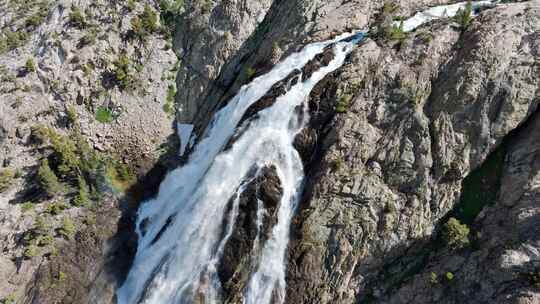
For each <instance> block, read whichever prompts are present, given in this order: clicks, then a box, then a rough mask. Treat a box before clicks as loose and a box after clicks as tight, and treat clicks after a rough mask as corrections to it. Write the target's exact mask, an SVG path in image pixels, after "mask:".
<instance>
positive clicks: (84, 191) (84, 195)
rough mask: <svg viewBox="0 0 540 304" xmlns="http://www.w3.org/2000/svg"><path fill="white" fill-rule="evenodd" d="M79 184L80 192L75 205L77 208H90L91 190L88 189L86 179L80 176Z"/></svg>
mask: <svg viewBox="0 0 540 304" xmlns="http://www.w3.org/2000/svg"><path fill="white" fill-rule="evenodd" d="M77 183H78V188H79V190H78V191H79V192H78V193H77V196H76V197H75V198H74V199H73V205H74V206H77V207H80V206H88V205H89V204H90V188H89V187H88V184H87V183H86V180H84V178H83V177H82V176H80V175H79V176H77Z"/></svg>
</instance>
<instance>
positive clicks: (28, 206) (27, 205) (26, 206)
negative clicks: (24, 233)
mask: <svg viewBox="0 0 540 304" xmlns="http://www.w3.org/2000/svg"><path fill="white" fill-rule="evenodd" d="M32 209H34V204H33V203H32V202H24V203H22V204H21V210H22V212H23V213H26V212H28V211H30V210H32Z"/></svg>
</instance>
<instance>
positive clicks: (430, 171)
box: [0, 0, 540, 304]
mask: <svg viewBox="0 0 540 304" xmlns="http://www.w3.org/2000/svg"><path fill="white" fill-rule="evenodd" d="M503 2H505V3H500V4H499V5H497V6H496V7H494V8H491V9H487V10H483V11H481V12H478V14H479V15H478V16H477V17H475V18H474V19H471V20H463V19H461V20H460V19H457V18H455V19H446V20H437V21H433V22H430V23H428V24H426V25H423V26H421V27H420V28H418V29H416V30H415V31H413V32H411V33H408V34H407V33H403V32H400V31H399V28H396V27H392V26H391V22H392V21H393V20H401V19H402V18H406V17H409V16H411V15H413V14H414V13H415V12H417V11H420V10H422V9H425V8H427V7H430V6H434V5H440V4H445V3H447V2H446V1H431V0H425V1H405V0H404V1H392V2H384V1H354V0H353V1H345V0H335V1H323V0H309V1H306V0H289V1H280V0H276V1H270V0H268V1H256V0H245V1H234V0H233V1H228V0H227V1H226V0H223V1H195V0H186V1H185V2H184V3H180V2H178V1H177V2H167V1H161V3H159V5H158V4H155V3H153V2H148V3H145V2H143V1H127V2H126V3H124V2H121V3H120V2H116V1H113V2H100V1H97V2H95V1H94V2H86V1H79V2H77V3H72V2H69V1H55V2H47V1H44V2H40V3H39V4H32V5H30V7H23V4H19V3H18V2H8V3H5V4H0V8H2V11H3V12H4V13H2V15H1V16H0V18H1V19H0V25H1V28H2V40H1V41H0V52H2V51H1V50H2V48H4V49H3V53H2V54H0V64H1V65H0V68H2V70H1V71H2V74H1V75H0V76H1V77H2V83H1V84H0V94H1V95H0V96H1V98H2V100H1V103H0V109H1V110H2V111H0V145H1V147H0V148H1V149H2V153H1V154H0V160H1V161H2V166H3V168H2V169H0V170H2V171H1V172H2V176H1V177H0V178H2V179H3V180H4V179H5V180H7V182H5V183H4V182H2V184H0V191H1V193H0V208H1V209H0V211H1V212H2V213H0V220H1V221H2V222H1V227H2V229H1V230H0V238H1V239H0V245H1V246H2V252H3V253H2V256H1V257H0V258H1V259H0V273H1V274H2V277H6V278H7V280H6V282H4V283H0V292H2V293H0V298H1V296H4V299H5V300H4V301H6V302H7V303H10V302H9V301H11V300H13V301H14V302H16V303H18V302H21V303H114V302H115V300H114V295H113V294H114V290H115V288H116V286H117V284H118V283H121V282H122V279H123V276H124V275H125V272H126V270H127V269H128V268H129V264H130V259H131V258H132V255H133V250H134V244H135V242H136V240H135V237H134V234H133V231H132V229H133V227H132V220H133V214H134V211H135V210H136V208H137V203H138V202H139V201H140V200H141V197H144V196H147V195H148V193H151V192H152V190H155V187H156V183H157V182H158V181H159V179H160V178H161V176H162V174H163V173H164V171H166V168H167V167H168V168H171V167H173V166H174V165H175V164H174V161H172V162H167V163H165V164H164V163H163V160H164V159H173V160H177V159H178V157H176V156H174V151H175V147H176V146H177V142H175V140H171V139H170V138H172V137H171V135H172V134H173V133H174V130H173V128H172V126H173V120H174V118H173V116H174V109H175V108H176V109H177V111H176V121H178V122H180V123H186V124H193V125H194V126H195V133H196V134H197V135H199V137H200V135H201V134H202V132H203V130H204V129H205V128H206V127H207V125H208V123H209V121H210V118H211V116H212V114H214V113H215V111H216V110H217V109H219V108H220V107H222V106H223V105H224V104H225V103H226V102H227V101H228V100H229V98H230V97H231V96H233V95H234V94H235V93H236V92H237V91H238V90H239V88H240V86H241V85H243V84H245V83H247V82H249V81H250V80H252V79H253V78H254V77H256V76H258V75H261V74H263V73H265V72H266V71H268V70H269V69H271V68H272V66H273V65H274V64H275V63H277V62H278V61H279V60H280V59H282V58H284V57H285V56H287V55H288V54H290V53H292V52H294V51H296V50H298V49H299V48H301V47H302V46H304V45H305V44H307V43H310V42H314V41H322V40H326V39H329V38H332V37H334V36H335V35H337V34H340V33H343V32H347V31H351V30H359V29H361V30H368V29H369V37H368V38H367V39H366V40H365V41H364V42H363V43H362V44H361V45H360V46H358V47H357V48H356V49H355V50H354V51H353V52H352V53H351V54H350V55H349V57H348V59H347V61H346V63H345V65H344V66H342V67H341V68H340V69H338V70H337V71H336V72H334V73H332V74H330V75H329V76H327V77H326V78H325V79H324V80H323V81H321V82H320V83H319V84H318V85H317V86H316V87H315V89H314V90H313V91H312V93H311V95H310V97H309V101H308V103H309V114H310V118H309V123H308V125H307V127H306V128H305V129H304V130H303V131H302V132H301V133H300V134H299V135H298V136H297V138H296V141H295V147H296V148H297V150H298V151H299V152H300V154H301V157H302V161H303V164H304V169H305V172H306V180H305V189H304V193H303V194H302V199H301V203H300V206H299V207H298V210H297V211H296V215H295V217H294V219H293V224H292V235H291V242H290V244H289V248H288V252H287V276H286V281H287V292H286V300H285V302H286V303H295V304H296V303H299V304H300V303H306V304H307V303H412V302H414V303H540V240H538V235H540V230H539V227H540V224H539V223H540V219H539V218H538V214H540V205H539V203H540V196H539V194H538V193H537V192H538V185H539V182H540V181H539V180H538V179H539V174H538V169H539V168H540V166H539V164H538V157H537V156H538V154H539V153H540V150H539V149H540V146H539V144H538V143H539V142H540V129H539V128H540V123H539V122H540V116H539V114H538V105H539V103H540V3H539V2H538V1H526V2H508V1H503ZM179 3H180V4H182V5H181V6H177V7H175V4H179ZM160 13H161V18H159V17H158V16H159V14H160ZM154 14H155V15H154ZM152 16H154V17H152ZM34 18H38V20H37V21H39V22H34V21H33V20H34ZM154 18H155V19H154ZM134 20H135V21H134ZM172 32H173V33H174V34H173V37H172V38H171V37H169V35H170V33H172ZM21 33H25V34H21ZM169 39H171V41H172V45H169V44H170V43H171V42H168V41H169ZM170 47H172V50H171V49H170ZM173 50H174V52H173ZM175 53H176V55H177V56H178V58H179V60H180V61H179V63H178V64H177V57H176V56H175ZM331 57H332V54H331V52H325V53H324V54H322V55H321V56H318V57H317V58H315V59H314V60H313V61H311V62H310V63H309V64H308V65H307V66H306V67H305V68H304V69H303V71H302V72H303V74H302V75H304V77H305V75H306V74H309V73H312V72H313V71H314V70H316V69H318V67H320V66H321V65H325V64H327V63H328V61H329V60H331ZM30 59H32V60H30ZM296 76H297V74H295V75H291V76H290V78H288V80H289V81H290V80H294V79H295V77H296ZM175 79H176V83H174V80H175ZM175 85H176V87H178V93H176V90H175ZM287 89H288V87H287V82H283V83H281V84H280V85H279V86H276V87H274V88H273V89H272V90H271V91H270V92H269V93H268V94H267V95H266V96H265V97H264V98H263V99H261V102H259V103H258V104H256V107H254V108H252V109H250V110H248V115H246V117H245V118H244V119H250V115H255V114H256V113H257V112H258V111H259V110H260V109H262V108H265V107H267V106H269V105H270V104H271V103H272V102H273V100H274V99H275V97H276V96H279V94H280V93H279V92H282V91H286V90H287ZM175 93H176V94H175ZM174 95H175V100H174V103H175V104H176V105H174V104H173V101H172V96H174ZM74 117H75V118H74ZM38 126H41V127H40V128H38ZM44 127H46V130H47V131H46V132H43V128H44ZM39 130H41V131H42V132H38V131H39ZM51 130H52V131H51ZM41 133H45V134H46V135H47V136H46V137H45V138H43V136H39V134H41ZM36 134H37V135H36ZM51 134H53V135H51ZM58 138H62V139H63V140H58ZM66 138H67V139H69V138H72V139H73V141H75V142H74V143H70V141H69V140H67V139H66ZM77 138H82V141H84V142H86V143H87V144H88V146H89V147H91V150H92V151H96V152H92V153H90V152H85V151H87V150H85V149H84V148H80V147H82V146H84V145H82V144H78V139H77ZM66 142H67V143H66ZM71 146H74V147H76V148H69V147H71ZM66 147H68V148H66ZM164 148H165V149H164ZM164 150H172V152H169V153H164ZM66 151H67V152H66ZM165 152H166V151H165ZM62 153H64V154H62ZM65 153H68V154H69V153H75V154H77V153H78V154H77V155H81V156H80V157H79V158H80V159H85V158H88V157H87V156H85V155H88V154H91V155H92V157H93V158H92V159H96V161H95V162H97V163H98V164H97V165H96V166H93V167H92V166H89V167H90V168H91V169H86V167H88V166H84V165H80V164H78V165H73V164H72V163H71V162H69V161H68V159H69V158H68V157H66V156H65ZM94 154H95V155H94ZM171 155H173V156H172V157H171ZM44 159H47V160H48V161H49V162H50V166H49V167H51V168H50V170H52V171H53V173H54V174H56V175H57V179H58V180H59V182H60V183H61V184H63V185H64V188H67V190H66V189H64V190H62V191H58V192H56V193H54V195H44V194H43V192H47V189H46V188H47V187H46V186H47V185H49V184H50V182H49V183H47V182H46V181H44V177H43V176H42V175H43V171H44V170H40V169H41V168H42V167H43V160H44ZM160 159H161V161H160ZM81 162H82V164H85V162H84V161H81ZM62 165H65V166H67V167H70V166H71V167H70V168H71V169H72V170H63V168H64V167H62ZM92 168H93V169H92ZM126 171H127V172H128V173H125V172H126ZM263 171H264V174H261V175H259V176H258V177H257V178H256V179H254V180H252V181H251V182H250V183H249V185H246V189H247V190H246V191H245V192H244V193H243V194H242V196H241V197H240V205H239V216H238V220H237V225H236V226H235V227H236V228H235V230H234V231H233V232H232V235H231V238H230V239H229V240H228V242H227V244H226V246H225V249H224V257H223V260H222V261H221V262H220V265H219V267H218V268H219V269H218V271H219V278H220V280H221V282H222V285H223V287H224V288H223V289H224V292H225V295H226V297H225V298H226V302H227V303H241V295H242V293H243V292H244V290H245V288H246V280H247V277H246V276H247V274H248V272H246V271H247V269H249V268H250V267H252V265H251V264H252V263H253V261H252V260H251V258H250V256H249V248H251V247H252V246H253V244H254V242H259V241H261V242H264V241H265V237H264V234H267V233H268V231H269V229H270V228H269V227H271V226H272V225H274V223H275V220H276V219H275V217H276V215H275V210H276V207H277V206H276V205H277V204H278V202H279V197H280V196H281V195H282V191H281V189H280V187H281V185H280V182H279V178H278V177H277V176H276V173H275V169H274V168H272V167H268V168H264V170H263ZM40 172H42V173H41V174H40ZM4 176H5V177H4ZM135 177H137V178H135ZM81 179H82V180H83V181H84V183H85V184H88V186H87V188H89V189H90V190H92V189H94V191H93V192H98V193H101V192H103V193H105V195H102V196H98V195H91V197H90V199H89V203H87V204H85V205H84V206H78V203H77V201H78V200H77V198H80V196H81V189H83V190H84V186H81V184H82V183H81V182H80V180H81ZM137 179H138V180H139V183H137V182H135V181H136V180H137ZM3 180H0V182H1V181H3ZM148 181H150V182H148ZM152 181H153V182H152ZM4 184H5V187H4ZM29 189H30V190H31V191H28V190H29ZM49 192H50V191H49ZM82 192H83V193H84V191H82ZM88 192H92V191H88ZM28 202H29V203H28ZM259 202H262V203H263V204H264V206H265V207H266V209H267V211H268V212H267V213H266V215H265V217H264V221H263V229H262V231H263V232H264V234H263V238H262V240H259V239H256V236H255V234H254V233H253V232H254V229H256V228H255V225H256V223H255V218H256V217H257V215H256V214H255V213H256V210H257V209H256V207H255V204H257V203H259ZM59 205H60V206H59ZM70 205H73V206H72V207H71V208H67V207H68V206H70ZM51 206H52V207H51ZM62 206H64V207H62ZM85 206H86V207H85ZM24 210H26V211H24ZM229 212H230V211H229ZM38 215H41V216H38ZM44 215H46V217H47V221H48V225H45V226H47V227H49V228H48V231H52V232H47V233H42V230H43V225H41V224H40V223H41V221H42V220H43V216H44ZM65 218H70V219H73V220H72V221H73V222H74V223H75V224H77V227H78V229H75V230H77V231H72V230H73V229H69V228H70V227H69V225H67V224H66V222H67V223H68V224H69V221H67V220H65ZM66 225H67V226H68V227H66ZM49 235H51V236H52V239H53V241H52V242H51V241H50V240H49V239H50V238H51V237H46V236H49ZM44 239H47V241H44ZM51 243H53V244H57V245H54V246H51V245H50V244H51ZM29 249H32V250H38V251H39V252H38V253H36V252H32V250H30V251H29Z"/></svg>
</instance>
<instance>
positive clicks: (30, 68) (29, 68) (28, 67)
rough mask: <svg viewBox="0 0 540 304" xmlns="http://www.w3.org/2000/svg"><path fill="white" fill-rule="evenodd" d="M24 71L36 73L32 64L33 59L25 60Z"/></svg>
mask: <svg viewBox="0 0 540 304" xmlns="http://www.w3.org/2000/svg"><path fill="white" fill-rule="evenodd" d="M24 67H25V69H26V72H28V73H34V72H35V71H36V64H35V63H34V59H33V58H31V57H30V58H28V60H26V64H25V65H24Z"/></svg>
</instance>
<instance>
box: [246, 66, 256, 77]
mask: <svg viewBox="0 0 540 304" xmlns="http://www.w3.org/2000/svg"><path fill="white" fill-rule="evenodd" d="M255 74H257V70H256V69H254V68H251V67H250V68H247V69H246V77H247V79H248V80H250V79H252V78H253V76H255Z"/></svg>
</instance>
